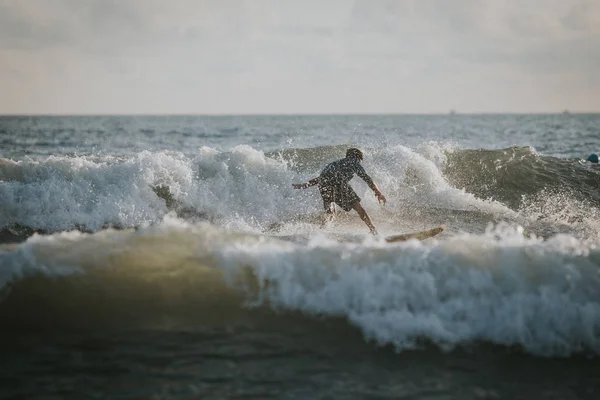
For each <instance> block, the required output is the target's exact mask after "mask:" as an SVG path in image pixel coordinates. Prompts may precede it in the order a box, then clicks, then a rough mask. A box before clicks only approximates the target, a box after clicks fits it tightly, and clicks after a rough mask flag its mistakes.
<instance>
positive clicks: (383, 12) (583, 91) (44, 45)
mask: <svg viewBox="0 0 600 400" xmlns="http://www.w3.org/2000/svg"><path fill="white" fill-rule="evenodd" d="M0 61H2V62H1V63H0V87H3V88H4V89H5V90H4V91H5V92H6V90H9V91H11V92H12V91H17V90H18V91H19V92H18V93H16V92H15V93H14V96H11V97H8V96H5V98H4V99H0V112H2V111H4V112H61V113H62V112H67V113H69V112H124V113H127V112H208V113H240V112H242V113H245V112H261V113H270V112H288V113H289V112H292V113H293V112H432V111H440V112H444V111H446V110H448V109H450V108H459V110H460V109H461V108H464V109H465V110H470V111H510V110H512V111H519V110H522V111H543V110H553V109H557V110H561V109H563V108H571V109H577V108H579V109H582V110H583V109H586V110H590V109H595V110H600V99H597V98H595V97H594V96H593V95H592V92H593V91H594V90H595V91H598V89H600V87H599V86H598V85H599V84H598V78H597V70H598V69H599V67H600V3H598V2H596V1H592V0H579V1H570V2H565V1H559V0H543V1H542V0H523V1H519V0H507V1H503V2H496V1H492V0H488V1H485V0H457V1H446V0H398V1H396V0H355V1H351V0H330V1H326V2H323V1H317V0H305V1H302V2H296V1H281V0H174V1H172V2H166V1H163V0H120V1H119V0H53V1H52V2H45V1H40V0H4V1H3V2H0ZM557 87H558V88H560V90H561V92H562V93H561V94H562V98H559V97H557V96H554V95H553V93H554V92H555V91H556V90H557V89H556V88H557ZM495 93H502V95H501V96H496V95H494V94H495ZM57 99H59V100H58V101H57ZM532 104H534V106H532Z"/></svg>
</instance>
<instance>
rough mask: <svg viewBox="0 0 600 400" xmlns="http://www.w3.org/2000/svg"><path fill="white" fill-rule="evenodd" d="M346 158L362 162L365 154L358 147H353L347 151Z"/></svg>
mask: <svg viewBox="0 0 600 400" xmlns="http://www.w3.org/2000/svg"><path fill="white" fill-rule="evenodd" d="M346 158H356V159H357V160H358V161H362V160H363V153H362V151H360V150H359V149H357V148H356V147H352V148H349V149H348V150H346Z"/></svg>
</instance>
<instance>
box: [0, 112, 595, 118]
mask: <svg viewBox="0 0 600 400" xmlns="http://www.w3.org/2000/svg"><path fill="white" fill-rule="evenodd" d="M594 114H600V111H571V110H563V111H537V112H525V111H511V112H504V111H474V112H458V111H455V110H452V111H448V112H445V113H442V112H419V113H417V112H415V113H402V112H392V113H388V112H373V113H370V112H366V113H364V112H363V113H358V112H348V113H339V112H334V113H272V114H269V113H184V112H181V113H179V112H176V113H146V112H140V113H136V112H133V113H25V112H23V113H20V112H17V113H0V117H350V116H357V117H361V116H365V117H367V116H460V115H465V116H469V115H471V116H473V115H480V116H481V115H490V116H494V115H594Z"/></svg>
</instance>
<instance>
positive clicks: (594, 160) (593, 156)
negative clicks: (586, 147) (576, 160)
mask: <svg viewBox="0 0 600 400" xmlns="http://www.w3.org/2000/svg"><path fill="white" fill-rule="evenodd" d="M588 161H589V162H592V163H594V164H598V154H590V156H589V157H588Z"/></svg>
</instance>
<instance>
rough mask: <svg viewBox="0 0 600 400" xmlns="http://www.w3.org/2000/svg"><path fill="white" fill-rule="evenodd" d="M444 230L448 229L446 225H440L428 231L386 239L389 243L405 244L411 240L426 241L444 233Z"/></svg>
mask: <svg viewBox="0 0 600 400" xmlns="http://www.w3.org/2000/svg"><path fill="white" fill-rule="evenodd" d="M444 229H446V227H445V226H444V225H440V226H438V227H437V228H433V229H428V230H426V231H421V232H413V233H405V234H402V235H392V236H387V237H386V238H385V241H386V242H388V243H396V242H405V241H407V240H410V239H417V240H425V239H429V238H430V237H433V236H435V235H437V234H439V233H442V232H443V231H444Z"/></svg>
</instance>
